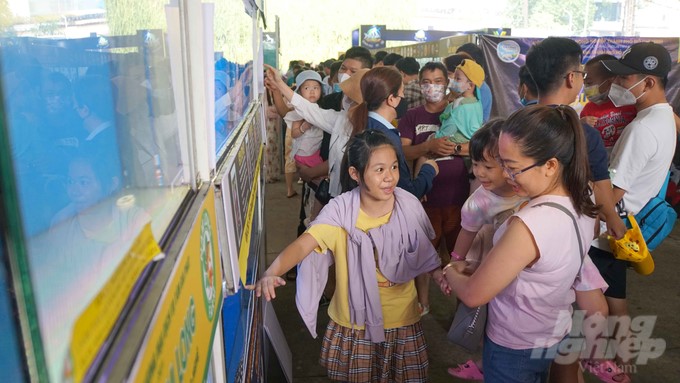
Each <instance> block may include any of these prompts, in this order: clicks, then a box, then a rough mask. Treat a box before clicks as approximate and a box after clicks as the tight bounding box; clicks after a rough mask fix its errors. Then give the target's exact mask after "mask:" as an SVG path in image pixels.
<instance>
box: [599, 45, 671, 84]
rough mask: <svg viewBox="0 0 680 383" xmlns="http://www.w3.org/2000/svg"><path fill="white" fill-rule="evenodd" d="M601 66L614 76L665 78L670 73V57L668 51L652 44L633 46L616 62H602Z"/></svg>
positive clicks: (661, 46)
mask: <svg viewBox="0 0 680 383" xmlns="http://www.w3.org/2000/svg"><path fill="white" fill-rule="evenodd" d="M602 65H604V67H605V68H606V69H607V70H608V71H609V72H611V73H612V74H615V75H621V76H625V75H629V74H638V73H640V74H649V75H652V76H657V77H662V78H664V77H666V76H668V72H670V71H671V55H670V53H668V50H666V48H664V47H663V45H659V44H656V43H653V42H647V43H637V44H633V45H631V46H630V47H628V49H626V50H625V52H623V55H621V58H620V59H618V60H604V61H602Z"/></svg>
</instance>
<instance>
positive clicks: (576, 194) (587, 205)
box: [555, 105, 597, 217]
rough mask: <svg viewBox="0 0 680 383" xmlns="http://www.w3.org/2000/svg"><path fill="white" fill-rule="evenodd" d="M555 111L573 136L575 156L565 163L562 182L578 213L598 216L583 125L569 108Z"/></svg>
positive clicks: (561, 107) (559, 108)
mask: <svg viewBox="0 0 680 383" xmlns="http://www.w3.org/2000/svg"><path fill="white" fill-rule="evenodd" d="M555 111H556V112H557V113H559V114H560V117H561V118H562V119H563V120H564V121H565V122H566V125H567V126H568V128H569V129H571V131H572V134H573V137H574V139H573V144H572V145H573V148H574V150H573V154H572V158H571V161H568V162H565V163H563V166H564V170H563V171H562V182H563V183H564V187H565V188H566V189H567V190H568V192H569V195H570V196H571V199H572V202H573V203H574V207H575V208H576V211H577V212H579V213H581V214H585V215H587V216H588V217H595V216H596V215H597V207H596V206H595V204H593V201H592V199H591V198H590V197H591V194H592V191H591V188H590V184H589V182H590V164H589V162H588V149H587V148H588V146H587V143H586V136H585V133H584V132H583V125H581V120H580V119H579V117H578V114H576V111H574V109H572V108H571V107H569V106H566V105H560V106H557V107H555Z"/></svg>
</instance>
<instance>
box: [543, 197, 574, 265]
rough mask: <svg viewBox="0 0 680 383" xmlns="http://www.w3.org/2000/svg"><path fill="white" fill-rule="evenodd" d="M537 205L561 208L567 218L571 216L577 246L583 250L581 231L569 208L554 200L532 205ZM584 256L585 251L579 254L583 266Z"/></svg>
mask: <svg viewBox="0 0 680 383" xmlns="http://www.w3.org/2000/svg"><path fill="white" fill-rule="evenodd" d="M537 206H550V207H552V208H555V209H558V210H561V211H562V212H564V214H566V215H568V216H569V218H571V221H572V222H573V223H574V229H575V230H576V238H578V248H579V249H581V250H580V251H582V252H583V250H582V249H583V240H582V239H581V231H580V230H579V229H578V223H577V222H576V217H574V215H573V214H571V212H570V211H569V209H567V208H566V207H564V206H562V205H560V204H558V203H555V202H543V203H539V204H537V205H534V207H537ZM585 256H586V253H585V252H583V253H582V254H581V267H583V259H584V258H585ZM581 267H579V272H581Z"/></svg>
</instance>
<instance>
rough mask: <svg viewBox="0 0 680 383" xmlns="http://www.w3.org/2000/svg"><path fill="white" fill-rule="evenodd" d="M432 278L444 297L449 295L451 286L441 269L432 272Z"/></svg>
mask: <svg viewBox="0 0 680 383" xmlns="http://www.w3.org/2000/svg"><path fill="white" fill-rule="evenodd" d="M432 278H433V279H434V281H435V282H436V283H437V285H439V289H440V290H441V291H442V293H443V294H444V295H451V286H449V282H448V281H447V280H446V278H445V277H444V273H443V272H442V270H441V269H437V270H435V271H433V272H432Z"/></svg>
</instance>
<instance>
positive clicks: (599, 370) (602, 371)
mask: <svg viewBox="0 0 680 383" xmlns="http://www.w3.org/2000/svg"><path fill="white" fill-rule="evenodd" d="M581 367H583V369H584V370H588V372H590V373H591V374H593V375H595V376H596V377H597V378H598V379H600V380H601V381H603V382H605V383H630V377H629V376H628V375H626V373H625V372H623V370H621V368H619V366H617V365H616V363H614V362H612V361H611V360H606V361H602V362H599V361H597V360H593V359H584V360H582V361H581ZM615 378H618V380H617V379H615Z"/></svg>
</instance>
